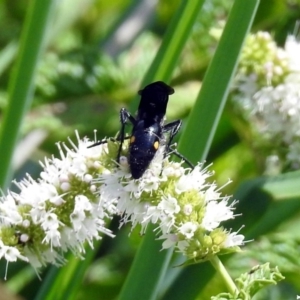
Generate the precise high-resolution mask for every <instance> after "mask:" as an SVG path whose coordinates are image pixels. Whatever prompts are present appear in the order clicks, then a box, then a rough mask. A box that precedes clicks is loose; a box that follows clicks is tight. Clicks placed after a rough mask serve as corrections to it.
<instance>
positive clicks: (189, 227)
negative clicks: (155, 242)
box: [178, 222, 198, 240]
mask: <svg viewBox="0 0 300 300" xmlns="http://www.w3.org/2000/svg"><path fill="white" fill-rule="evenodd" d="M197 228H198V226H197V225H196V224H194V223H192V222H187V223H185V224H183V225H181V226H180V227H179V228H178V231H179V232H180V233H181V234H183V235H184V236H185V237H186V238H187V239H188V240H189V239H191V238H192V237H193V236H194V233H195V231H196V230H197Z"/></svg>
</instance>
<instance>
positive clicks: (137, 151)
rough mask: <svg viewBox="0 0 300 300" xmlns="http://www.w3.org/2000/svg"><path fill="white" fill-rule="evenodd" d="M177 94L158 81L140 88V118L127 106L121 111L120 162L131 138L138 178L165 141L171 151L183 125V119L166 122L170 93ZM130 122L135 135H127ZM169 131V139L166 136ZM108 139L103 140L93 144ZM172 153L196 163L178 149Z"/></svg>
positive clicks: (132, 167)
mask: <svg viewBox="0 0 300 300" xmlns="http://www.w3.org/2000/svg"><path fill="white" fill-rule="evenodd" d="M173 93H174V89H173V88H172V87H170V86H168V85H167V84H165V83H164V82H162V81H156V82H154V83H151V84H149V85H147V86H146V87H145V88H144V89H142V90H140V91H139V95H141V100H140V104H139V108H138V112H137V115H136V117H133V116H132V115H131V114H130V112H128V111H127V110H126V109H125V108H122V109H121V110H120V121H121V130H120V133H119V135H118V137H117V141H120V146H119V150H118V156H117V161H118V162H119V160H120V155H121V150H122V145H123V142H124V140H125V139H128V138H129V139H130V140H129V153H128V162H129V167H130V172H131V175H132V177H133V178H134V179H139V178H141V177H142V176H143V174H144V173H145V171H146V170H147V168H148V167H149V165H150V163H151V161H152V160H153V158H154V156H155V154H156V152H157V150H158V149H159V147H160V146H161V144H163V145H164V146H165V152H164V156H166V154H167V153H169V152H170V147H171V143H172V140H173V138H174V136H175V135H176V134H177V132H178V130H179V129H180V126H181V120H176V121H173V122H170V123H168V124H166V125H164V118H165V115H166V110H167V105H168V100H169V95H171V94H173ZM128 121H129V122H130V123H131V124H132V126H133V128H132V132H131V135H130V136H125V125H126V124H127V123H128ZM166 134H167V135H168V139H166V136H165V135H166ZM106 142H107V141H106V140H103V141H100V142H97V143H95V144H94V145H92V146H90V147H93V146H96V145H99V144H103V143H106ZM172 153H173V154H175V155H177V156H178V157H180V158H181V159H183V160H184V161H185V162H186V163H187V164H188V165H189V166H190V167H192V168H193V165H192V164H191V163H190V162H189V161H188V160H187V159H186V158H185V157H183V156H182V155H181V154H180V153H178V152H177V151H176V150H173V149H172Z"/></svg>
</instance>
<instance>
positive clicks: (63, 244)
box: [0, 137, 244, 268]
mask: <svg viewBox="0 0 300 300" xmlns="http://www.w3.org/2000/svg"><path fill="white" fill-rule="evenodd" d="M90 145H92V142H91V141H89V140H88V139H83V140H80V139H79V137H78V146H76V145H74V144H72V149H70V148H68V147H67V146H66V145H64V144H63V145H60V144H59V145H58V146H59V149H60V155H61V158H60V159H57V158H51V159H45V162H44V163H43V164H42V166H43V171H42V172H41V175H40V179H39V180H37V181H36V180H33V179H32V178H31V177H30V176H28V177H27V179H24V180H23V181H21V182H16V185H17V186H18V187H19V189H20V192H19V193H18V194H17V193H14V192H11V191H10V192H8V194H7V195H6V196H2V197H1V202H0V258H2V257H4V258H5V259H6V260H7V261H8V262H11V261H16V260H17V259H21V260H24V261H28V262H30V263H31V264H32V265H33V266H34V267H35V268H38V267H40V266H41V265H45V264H47V263H54V264H57V265H60V264H62V263H64V258H63V253H64V252H65V251H67V250H71V251H72V252H73V253H75V254H76V255H78V256H80V257H83V254H84V243H85V242H88V243H89V244H90V246H91V247H92V246H93V240H94V239H99V238H101V236H100V234H107V235H110V236H112V233H111V232H110V231H109V230H108V229H107V228H106V221H107V220H109V219H110V218H111V217H112V216H113V215H115V214H119V215H121V216H122V221H121V223H122V224H121V225H123V224H126V223H130V224H131V226H132V228H134V227H136V226H137V225H139V226H141V232H142V233H144V232H145V229H146V227H147V226H148V224H149V223H152V224H154V226H155V228H156V229H155V230H156V233H157V238H158V239H161V240H163V242H162V248H170V247H172V246H175V248H176V249H177V250H178V251H180V252H182V253H183V254H184V255H185V256H186V257H187V258H188V259H192V260H193V261H194V262H198V261H203V260H207V259H210V258H211V257H212V256H213V255H216V254H224V253H227V252H232V251H237V250H239V246H240V245H242V244H243V239H244V237H243V235H240V234H237V233H235V232H230V231H227V230H225V229H224V228H222V227H220V224H221V222H223V221H225V220H228V219H232V218H234V214H233V209H234V207H233V206H234V204H235V202H234V201H233V202H232V203H231V204H229V197H227V196H225V197H221V194H220V189H218V188H217V186H216V184H215V183H209V182H208V181H207V179H208V178H209V177H210V176H211V175H212V173H211V172H209V171H208V169H207V168H203V166H202V165H201V164H198V165H197V166H196V167H195V168H194V169H192V170H191V169H190V168H188V169H184V168H183V166H182V163H177V162H172V161H170V160H169V157H166V158H165V157H164V149H163V147H161V148H160V149H159V150H158V152H157V154H156V156H155V158H154V160H153V161H152V162H151V164H150V167H149V168H148V169H147V170H146V172H145V173H144V174H143V176H142V177H141V178H139V179H133V178H132V176H131V173H130V168H129V166H128V163H127V158H126V156H123V155H124V154H126V153H128V145H127V143H124V147H123V149H122V152H121V155H122V156H121V157H120V160H119V162H118V163H117V162H116V156H117V152H118V148H119V143H118V142H114V141H108V142H107V143H103V144H101V145H99V146H97V147H92V148H88V147H89V146H90ZM62 146H63V148H64V149H65V150H64V151H63V150H62Z"/></svg>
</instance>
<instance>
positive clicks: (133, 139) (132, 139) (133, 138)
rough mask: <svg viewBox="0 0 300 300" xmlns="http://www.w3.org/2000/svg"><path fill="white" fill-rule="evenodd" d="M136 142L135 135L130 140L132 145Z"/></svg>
mask: <svg viewBox="0 0 300 300" xmlns="http://www.w3.org/2000/svg"><path fill="white" fill-rule="evenodd" d="M134 141H135V136H134V135H133V136H132V137H131V138H130V144H132V143H134Z"/></svg>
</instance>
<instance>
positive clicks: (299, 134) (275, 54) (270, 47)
mask: <svg viewBox="0 0 300 300" xmlns="http://www.w3.org/2000/svg"><path fill="white" fill-rule="evenodd" d="M299 53H300V43H299V41H297V40H296V38H295V37H294V36H292V35H291V36H288V38H287V40H286V43H285V47H284V48H280V47H278V46H277V45H276V43H275V42H274V41H273V39H272V37H271V36H270V34H269V33H267V32H258V33H257V34H253V35H250V36H249V38H248V40H247V42H246V45H245V47H244V50H243V52H242V55H241V62H240V65H239V69H238V73H237V76H236V80H235V85H234V95H233V98H234V100H235V102H236V103H238V104H239V107H240V108H242V109H243V110H244V116H245V118H246V119H247V120H249V121H250V122H251V126H252V131H253V132H254V134H256V136H257V137H258V139H262V140H263V143H265V144H267V145H268V146H267V147H268V148H269V150H268V152H269V155H271V154H272V155H274V153H275V154H276V155H278V156H279V157H280V158H283V160H284V161H285V164H287V165H289V166H290V167H292V168H298V167H299V166H300V121H299V114H300V56H299ZM258 139H256V140H258Z"/></svg>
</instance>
